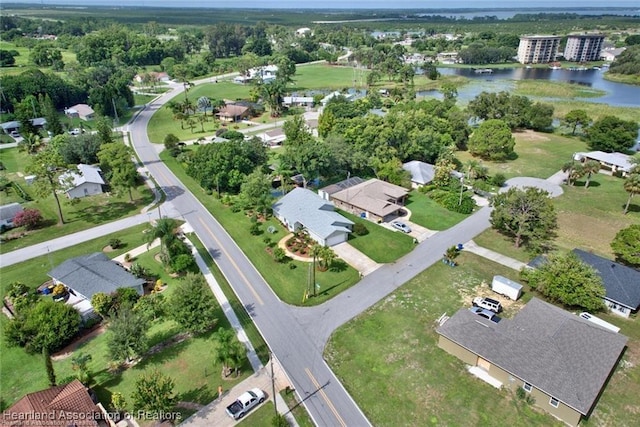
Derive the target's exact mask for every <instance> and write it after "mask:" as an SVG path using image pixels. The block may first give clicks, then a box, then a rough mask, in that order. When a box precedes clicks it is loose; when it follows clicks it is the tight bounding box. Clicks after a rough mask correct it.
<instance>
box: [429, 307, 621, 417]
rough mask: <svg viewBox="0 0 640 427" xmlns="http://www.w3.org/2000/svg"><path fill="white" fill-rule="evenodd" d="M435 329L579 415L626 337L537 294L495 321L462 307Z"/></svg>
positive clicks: (592, 399) (592, 398)
mask: <svg viewBox="0 0 640 427" xmlns="http://www.w3.org/2000/svg"><path fill="white" fill-rule="evenodd" d="M438 333H439V334H441V335H443V336H445V337H447V338H449V339H450V340H452V341H454V342H455V343H457V344H459V345H461V346H462V347H464V348H466V349H468V350H469V351H472V352H473V353H475V354H478V355H479V356H481V357H482V358H484V359H486V360H488V361H489V362H491V363H492V364H494V365H496V366H498V367H500V368H502V369H504V370H505V371H507V372H510V373H511V374H513V375H514V376H516V377H518V378H520V379H522V380H523V381H526V382H528V383H530V384H532V385H533V386H534V387H536V388H538V389H540V390H542V391H544V392H545V393H547V394H548V395H551V396H553V397H555V398H556V399H558V400H560V401H562V402H563V403H565V404H566V405H568V406H570V407H572V408H574V409H575V410H577V411H578V412H580V413H581V414H584V415H586V414H588V413H589V411H590V410H591V408H592V406H593V404H594V403H595V401H596V399H597V397H598V394H599V392H600V389H601V388H602V387H603V385H604V383H605V382H606V380H607V378H608V376H609V373H610V372H611V370H612V369H613V368H614V367H615V365H616V362H617V361H618V358H619V357H620V354H621V353H622V350H623V349H624V347H625V345H626V342H627V337H625V336H624V335H620V334H616V333H614V332H611V331H609V330H607V329H604V328H602V327H600V326H597V325H595V324H593V323H591V322H588V321H586V320H584V319H581V318H580V317H578V316H576V315H574V314H571V313H569V312H567V311H565V310H562V309H560V308H558V307H555V306H553V305H551V304H548V303H546V302H544V301H542V300H539V299H537V298H533V299H532V300H531V301H529V303H528V304H527V305H526V306H525V307H524V308H523V309H522V310H520V312H519V313H518V314H517V315H516V316H515V317H514V318H513V319H503V320H502V321H501V322H500V323H493V322H491V321H489V320H486V319H483V318H481V317H480V316H477V315H475V314H473V313H471V312H470V311H469V310H467V309H462V310H460V311H458V312H457V313H456V314H454V315H453V316H452V317H451V318H450V319H449V320H447V321H446V322H445V323H444V324H443V325H442V326H440V327H439V328H438Z"/></svg>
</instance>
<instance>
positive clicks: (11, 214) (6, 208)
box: [0, 202, 24, 222]
mask: <svg viewBox="0 0 640 427" xmlns="http://www.w3.org/2000/svg"><path fill="white" fill-rule="evenodd" d="M23 210H24V209H22V205H21V204H20V203H17V202H14V203H9V204H6V205H2V206H0V221H9V222H11V221H13V218H15V217H16V215H17V214H18V213H19V212H22V211H23Z"/></svg>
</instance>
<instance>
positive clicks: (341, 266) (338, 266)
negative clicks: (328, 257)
mask: <svg viewBox="0 0 640 427" xmlns="http://www.w3.org/2000/svg"><path fill="white" fill-rule="evenodd" d="M348 267H349V265H348V264H347V263H346V262H344V261H343V260H341V259H337V260H335V261H333V262H332V263H331V267H330V268H329V271H331V272H332V273H340V272H343V271H345V270H346V269H347V268H348Z"/></svg>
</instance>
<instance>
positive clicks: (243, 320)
mask: <svg viewBox="0 0 640 427" xmlns="http://www.w3.org/2000/svg"><path fill="white" fill-rule="evenodd" d="M189 240H191V243H193V244H194V246H195V247H196V248H197V249H198V252H199V253H200V256H202V258H203V259H204V261H205V263H206V264H207V266H208V267H209V270H210V271H211V274H213V277H215V279H216V281H217V282H218V285H220V288H221V289H222V292H224V294H225V296H226V297H227V299H228V300H229V305H230V306H231V308H232V309H233V311H234V312H235V313H236V316H237V317H238V320H239V321H240V324H241V325H242V328H243V329H244V332H245V333H246V334H247V337H248V338H249V341H251V344H252V345H253V348H254V349H255V350H256V353H257V354H258V357H259V358H260V361H261V362H262V363H263V364H266V363H267V361H268V360H269V348H268V347H267V344H266V343H265V342H264V339H263V338H262V335H260V332H258V328H256V325H255V323H253V320H252V319H251V316H249V313H247V310H246V309H245V307H244V305H242V303H241V302H240V300H239V299H238V297H237V296H236V294H235V292H233V289H232V288H231V286H230V285H229V282H227V279H226V278H225V277H224V275H223V274H222V273H221V272H220V269H219V268H218V265H217V264H216V263H214V262H213V259H212V258H211V255H210V254H209V252H208V251H207V250H206V249H205V248H204V246H203V245H202V242H201V241H200V239H198V238H197V237H196V236H195V235H189Z"/></svg>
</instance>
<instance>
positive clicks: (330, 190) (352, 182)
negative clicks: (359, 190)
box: [318, 176, 364, 195]
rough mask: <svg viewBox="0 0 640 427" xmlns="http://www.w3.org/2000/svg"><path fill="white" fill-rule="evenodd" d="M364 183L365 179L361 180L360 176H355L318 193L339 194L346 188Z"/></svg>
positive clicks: (328, 186)
mask: <svg viewBox="0 0 640 427" xmlns="http://www.w3.org/2000/svg"><path fill="white" fill-rule="evenodd" d="M363 182H364V179H362V178H360V177H359V176H353V177H351V178H347V179H345V180H343V181H340V182H336V183H335V184H331V185H327V186H326V187H324V188H321V189H320V190H318V191H323V192H325V193H327V194H329V195H331V194H333V193H337V192H338V191H340V190H344V189H346V188H349V187H353V186H354V185H358V184H362V183H363Z"/></svg>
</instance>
